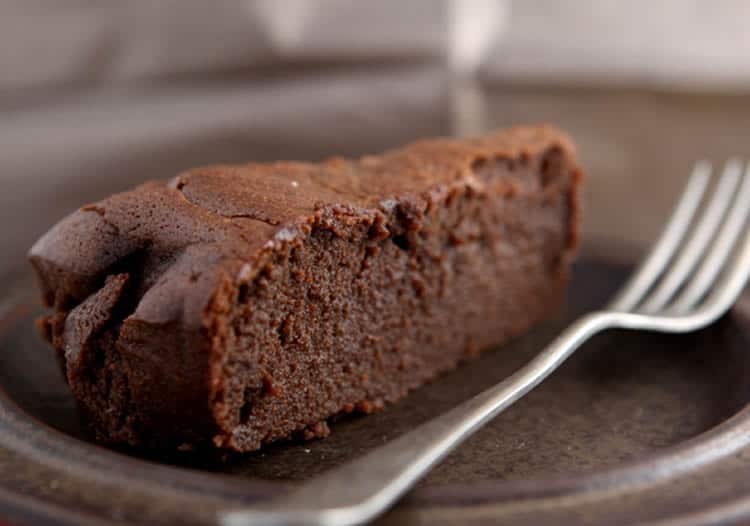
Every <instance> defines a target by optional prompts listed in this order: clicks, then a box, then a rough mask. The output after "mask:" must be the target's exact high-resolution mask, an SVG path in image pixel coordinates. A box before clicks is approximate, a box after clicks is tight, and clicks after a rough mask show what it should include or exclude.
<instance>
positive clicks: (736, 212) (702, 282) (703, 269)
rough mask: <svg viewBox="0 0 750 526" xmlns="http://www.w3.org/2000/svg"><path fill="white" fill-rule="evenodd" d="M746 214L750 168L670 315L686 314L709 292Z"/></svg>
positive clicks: (749, 197)
mask: <svg viewBox="0 0 750 526" xmlns="http://www.w3.org/2000/svg"><path fill="white" fill-rule="evenodd" d="M748 213H750V166H748V167H747V168H746V169H745V177H744V179H743V181H742V185H741V186H740V189H739V191H738V192H737V196H736V197H735V200H734V206H733V207H732V210H731V211H730V212H729V215H728V216H727V219H726V221H725V223H724V225H723V226H722V229H721V231H720V232H719V235H718V237H717V238H716V241H715V242H714V245H713V246H712V248H711V251H710V253H709V254H708V255H707V256H706V258H705V259H704V261H703V263H702V264H701V266H700V268H699V269H698V270H697V271H696V273H695V275H694V276H693V278H691V280H690V283H688V284H687V285H686V287H685V289H684V290H683V291H682V292H681V293H680V295H679V296H678V297H677V299H676V300H675V301H674V302H673V303H672V304H671V305H670V306H669V309H668V310H669V312H670V313H674V314H684V313H686V312H687V311H688V310H689V309H690V308H692V307H693V306H694V305H695V304H696V303H698V301H699V300H700V299H701V298H703V296H704V295H705V294H706V292H708V289H709V288H710V287H711V285H712V284H713V282H714V281H715V280H716V277H717V276H718V275H719V272H720V271H721V269H722V268H723V267H724V266H725V264H726V262H727V260H728V259H729V256H730V254H731V253H732V250H733V249H734V248H735V245H736V244H737V240H738V238H739V237H740V234H741V233H742V231H743V230H744V229H745V224H746V223H747V220H748Z"/></svg>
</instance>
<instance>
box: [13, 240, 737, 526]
mask: <svg viewBox="0 0 750 526" xmlns="http://www.w3.org/2000/svg"><path fill="white" fill-rule="evenodd" d="M587 252H588V255H587V256H585V257H583V258H582V260H581V262H580V263H579V264H578V265H577V267H576V269H575V273H574V280H573V283H572V285H571V288H570V294H569V298H568V302H567V305H566V306H565V307H564V308H563V309H561V312H560V313H559V314H558V316H557V317H556V318H555V319H553V320H551V321H549V322H548V323H546V324H544V325H543V326H541V327H539V328H538V329H536V330H534V331H533V332H532V333H530V334H529V335H527V336H525V337H523V338H521V339H519V340H517V341H515V342H513V343H511V344H510V345H508V346H505V347H503V348H501V349H497V350H493V351H489V352H487V353H485V354H483V355H482V356H481V357H479V358H477V359H475V360H473V361H471V362H469V363H467V364H465V365H463V366H462V367H460V368H459V369H458V370H456V371H454V372H451V373H449V374H447V375H445V376H443V377H441V378H440V379H439V380H437V381H435V382H433V383H432V384H430V385H428V386H426V387H424V388H422V389H420V390H418V391H415V392H414V393H412V394H411V395H410V396H409V397H408V398H407V399H405V400H404V401H403V402H401V403H399V404H396V405H394V406H390V407H388V408H386V410H384V411H383V412H381V413H378V414H375V415H371V416H367V417H351V418H346V419H343V420H340V421H339V422H337V423H335V424H334V425H333V426H332V431H333V433H332V435H331V436H330V437H329V438H328V439H326V440H319V441H314V442H307V443H288V444H281V445H277V446H273V447H268V448H266V449H264V450H263V451H261V452H258V453H254V454H248V455H233V456H229V457H225V458H214V457H205V456H202V457H196V456H195V455H193V454H179V455H175V456H172V457H170V458H168V459H165V458H153V457H151V458H149V457H147V456H145V455H144V454H142V453H140V452H137V451H113V450H108V449H105V448H102V447H100V446H98V445H96V444H94V443H92V442H90V441H89V439H88V437H87V435H86V433H85V431H84V429H83V427H82V426H81V425H80V423H79V420H78V415H77V412H76V409H75V405H74V403H73V401H72V398H71V397H70V395H69V393H68V389H67V387H66V385H65V383H64V381H63V379H62V377H61V375H60V373H59V371H58V369H57V363H56V361H55V359H54V356H53V354H52V351H51V349H49V348H48V347H47V346H46V345H45V344H44V343H43V342H42V341H41V340H40V339H39V337H38V336H37V334H36V331H35V329H34V318H35V317H36V316H38V315H39V314H40V313H41V312H42V311H41V309H40V308H39V306H38V304H37V302H36V300H35V297H34V292H35V289H34V288H33V286H32V284H31V282H30V281H29V280H28V279H26V278H21V279H16V280H13V282H12V283H11V282H8V283H4V284H2V285H3V287H4V290H6V291H9V292H8V294H7V295H6V299H5V301H4V303H3V305H2V311H1V312H0V315H2V321H1V322H0V472H2V473H3V474H4V479H3V480H2V481H0V516H2V517H7V518H8V519H9V520H11V521H13V520H16V521H18V522H21V523H23V522H32V521H33V522H35V523H49V524H57V523H63V524H67V523H70V524H80V523H88V522H90V523H101V522H102V521H108V522H111V523H117V524H119V523H123V524H129V523H138V524H147V523H153V524H162V523H163V524H167V523H173V522H175V521H179V522H181V523H183V524H211V523H216V522H217V520H218V517H220V515H221V512H222V511H225V510H228V509H232V508H235V507H238V506H242V505H247V504H250V503H252V502H253V501H254V500H257V499H262V498H268V497H269V496H272V495H274V494H278V493H279V492H282V491H284V490H285V489H286V487H287V486H288V485H289V484H293V483H295V482H296V481H299V480H304V479H306V478H308V477H310V476H312V475H315V474H316V473H319V472H321V471H323V470H325V469H327V468H329V467H332V466H334V465H337V464H339V463H341V462H345V461H346V460H347V459H349V458H352V457H354V456H356V455H359V454H361V453H362V452H364V451H366V450H369V449H370V448H372V447H375V446H377V445H378V444H381V443H383V442H384V441H387V440H389V439H391V438H393V437H396V436H397V435H399V434H400V433H402V432H404V431H406V430H408V429H410V428H411V427H413V426H414V425H416V424H417V423H419V422H422V421H424V420H426V419H429V418H430V417H432V416H435V415H437V414H439V413H440V412H442V411H445V410H446V409H448V408H450V407H452V406H454V405H455V404H457V403H458V402H460V401H462V400H464V399H466V398H468V397H470V396H471V395H473V394H475V393H477V392H479V391H480V390H482V389H483V388H486V387H488V386H490V385H492V384H493V383H495V382H497V381H499V380H500V379H502V378H504V377H505V376H507V375H508V374H510V373H511V372H512V371H513V370H515V369H516V368H518V367H519V366H520V365H521V364H523V363H524V362H525V361H526V360H528V359H529V358H530V357H531V356H533V355H534V354H535V353H536V352H538V351H539V349H541V347H542V346H543V345H544V344H545V343H546V342H547V341H549V340H550V339H551V338H552V337H553V336H554V335H555V334H556V333H557V332H559V330H560V329H561V328H562V327H564V326H565V324H566V323H567V322H569V321H570V320H572V319H573V318H575V317H576V315H578V314H580V313H581V312H584V311H586V310H589V309H591V308H595V307H597V306H600V305H601V304H603V303H604V301H605V300H606V299H607V298H608V297H609V296H610V295H611V294H612V292H613V291H614V290H615V289H616V288H617V286H618V285H619V283H621V282H622V281H623V279H624V277H625V276H626V275H627V273H628V268H627V266H626V265H617V264H613V263H610V262H608V261H607V259H605V258H603V257H601V254H602V253H605V251H603V250H602V249H601V245H600V246H599V247H598V248H597V245H594V246H593V247H590V249H589V250H588V251H587ZM606 252H607V253H609V252H612V251H610V250H607V251H606ZM597 254H599V255H597ZM749 347H750V298H748V294H746V295H745V296H744V297H743V299H742V300H741V301H740V303H739V304H738V306H737V307H736V308H735V309H734V311H733V312H732V313H731V314H729V315H728V316H726V317H725V318H724V319H722V320H721V321H720V322H719V323H718V324H716V325H715V326H713V327H711V328H710V329H707V330H705V331H702V332H700V333H696V334H693V335H689V336H680V337H675V336H663V335H656V334H640V333H639V334H634V333H625V332H611V333H607V334H604V335H601V336H599V337H597V338H596V339H595V340H593V341H592V342H590V343H589V344H587V345H586V346H584V347H583V348H582V349H580V351H579V352H578V353H577V354H576V355H574V356H573V358H572V359H571V360H570V361H569V362H568V363H566V364H565V365H564V366H563V367H562V368H561V369H560V370H559V371H558V372H556V373H555V374H554V375H553V376H552V377H551V378H550V379H548V380H547V381H545V382H544V383H543V384H542V385H541V386H540V387H539V388H537V389H536V390H535V391H533V392H532V393H531V394H529V395H528V396H527V397H526V398H525V399H523V400H521V401H520V402H519V403H517V404H516V405H515V406H513V407H512V408H511V409H510V410H509V411H507V412H506V413H505V414H503V415H501V416H500V417H498V418H497V419H495V420H494V421H493V422H491V423H490V424H489V425H488V426H487V427H486V428H484V429H483V430H481V431H480V432H479V433H478V434H477V435H475V436H474V437H472V438H471V439H470V440H469V441H468V442H467V443H466V444H464V445H463V446H462V447H461V448H460V449H459V450H458V451H456V452H454V453H453V454H452V455H451V456H450V457H449V458H448V459H446V460H445V461H444V462H443V463H442V464H441V465H440V466H439V467H438V468H437V469H435V470H434V471H433V472H432V473H431V474H430V475H429V477H427V479H426V480H424V481H423V482H422V483H421V484H420V485H419V486H418V487H417V488H416V489H415V490H414V491H413V492H412V493H411V494H410V495H409V496H408V497H407V498H406V499H405V500H404V501H403V502H402V503H401V504H400V505H399V506H398V507H397V508H396V509H395V510H394V511H392V512H390V513H389V514H387V515H386V516H385V517H383V518H382V519H381V522H383V523H393V524H401V523H408V524H422V523H424V524H436V523H462V524H470V523H481V522H486V521H492V522H494V523H503V524H505V523H507V524H544V523H550V524H561V523H569V522H577V523H586V524H605V523H606V524H609V523H611V522H612V521H614V522H618V523H643V522H661V521H675V523H679V524H687V523H695V524H704V523H706V524H707V523H713V522H715V521H717V520H721V521H722V522H730V521H742V520H747V519H748V518H750V499H749V500H745V497H746V496H747V495H750V479H748V477H747V476H746V474H747V472H748V471H747V470H748V468H750V409H745V406H746V404H747V403H748V401H750V382H749V381H748V380H747V379H748V378H749V377H750V374H748V373H750V352H748V349H749Z"/></svg>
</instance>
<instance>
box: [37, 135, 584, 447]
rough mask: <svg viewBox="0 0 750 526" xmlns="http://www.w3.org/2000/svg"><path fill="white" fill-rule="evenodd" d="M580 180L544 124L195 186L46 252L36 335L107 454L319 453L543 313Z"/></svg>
mask: <svg viewBox="0 0 750 526" xmlns="http://www.w3.org/2000/svg"><path fill="white" fill-rule="evenodd" d="M580 180H581V172H580V169H579V168H578V165H577V163H576V160H575V153H574V149H573V146H572V144H571V142H570V140H569V139H568V138H567V137H566V136H565V135H564V134H563V133H561V132H559V131H557V130H556V129H554V128H551V127H548V126H533V127H518V128H512V129H509V130H505V131H500V132H498V133H495V134H491V135H487V136H484V137H479V138H475V139H467V140H451V139H434V140H425V141H421V142H417V143H414V144H411V145H409V146H406V147H404V148H402V149H397V150H392V151H389V152H386V153H383V154H381V155H377V156H368V157H363V158H361V159H358V160H346V159H341V158H335V159H330V160H328V161H326V162H322V163H317V164H312V163H298V162H279V163H273V164H252V163H251V164H246V165H241V166H212V167H207V168H199V169H195V170H191V171H188V172H186V173H183V174H181V175H178V176H177V177H174V178H173V179H171V180H169V181H164V182H150V183H146V184H144V185H142V186H139V187H137V188H135V189H134V190H132V191H129V192H125V193H122V194H117V195H114V196H112V197H110V198H108V199H105V200H103V201H100V202H98V203H96V204H92V205H87V206H84V207H83V208H81V209H79V210H77V211H76V212H74V213H73V214H71V215H70V216H68V217H67V218H65V219H64V220H62V221H61V222H60V223H58V224H57V225H56V226H55V227H53V228H52V229H51V230H50V231H49V232H48V233H47V234H46V235H44V236H43V237H42V238H41V239H40V240H39V241H38V242H37V243H36V244H35V245H34V247H33V248H32V249H31V252H30V260H31V263H32V265H33V267H34V269H35V271H36V274H37V276H38V281H39V283H40V286H41V289H42V296H43V300H44V302H45V303H46V304H47V305H48V306H50V307H53V309H54V311H53V312H52V313H51V314H50V315H49V316H48V317H46V318H44V319H43V320H40V324H39V325H40V327H41V329H42V332H43V334H44V336H45V337H46V339H47V340H48V341H49V342H51V344H52V345H53V346H54V347H55V349H56V351H57V353H58V355H59V357H60V362H61V363H62V366H63V369H64V373H65V376H66V378H67V381H68V383H69V385H70V388H71V390H72V393H73V395H74V397H75V398H76V400H77V402H78V404H79V406H80V408H81V411H82V412H83V414H84V415H85V417H86V420H87V421H88V422H89V423H90V424H91V427H92V429H93V430H94V432H95V433H96V436H97V438H98V439H100V440H102V441H105V442H109V443H126V444H130V445H134V446H140V447H152V448H190V447H193V446H202V445H205V444H208V445H211V446H212V447H216V448H222V449H231V450H235V451H250V450H254V449H257V448H259V447H260V446H261V445H263V444H265V443H269V442H273V441H276V440H279V439H287V438H297V437H300V438H312V437H320V436H325V435H326V434H328V432H329V428H328V424H327V422H328V421H329V419H330V418H331V417H333V416H335V415H338V414H341V413H349V412H361V413H369V412H372V411H375V410H378V409H380V408H382V407H383V406H384V404H386V403H389V402H393V401H396V400H398V399H400V398H402V397H403V396H405V395H406V394H407V392H408V391H409V390H411V389H414V388H416V387H418V386H420V385H422V384H423V383H425V382H426V381H427V380H429V379H431V378H433V377H435V376H436V375H438V374H439V373H441V372H443V371H447V370H450V369H452V368H454V367H456V365H457V364H458V363H459V362H461V361H462V360H464V359H466V358H468V357H470V356H472V355H474V354H476V353H478V352H479V351H483V350H486V349H488V348H492V347H496V346H499V345H501V344H502V343H504V342H506V341H507V340H508V339H509V338H513V337H515V336H518V335H520V334H523V333H524V332H525V331H527V330H528V329H529V328H530V327H531V326H532V325H534V323H536V322H538V321H539V320H541V319H543V318H544V316H545V315H547V314H548V313H550V312H551V310H552V309H553V308H554V307H555V305H556V304H557V302H558V300H559V299H560V298H561V296H562V292H563V291H564V288H565V285H566V282H567V275H568V270H569V266H570V262H571V260H572V255H573V252H574V249H575V246H576V244H577V228H578V215H579V208H578V188H579V183H580ZM497 352H503V351H502V349H498V350H497Z"/></svg>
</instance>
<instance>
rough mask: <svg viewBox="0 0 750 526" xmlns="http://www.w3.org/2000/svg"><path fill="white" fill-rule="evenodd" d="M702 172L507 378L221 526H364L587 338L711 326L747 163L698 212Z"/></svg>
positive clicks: (740, 267) (727, 298)
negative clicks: (613, 277)
mask: <svg viewBox="0 0 750 526" xmlns="http://www.w3.org/2000/svg"><path fill="white" fill-rule="evenodd" d="M711 171H712V170H711V166H710V165H709V164H708V163H706V162H699V163H697V164H696V165H695V168H694V170H693V173H692V175H691V177H690V179H689V180H688V183H687V186H686V188H685V190H684V192H683V194H682V197H681V198H680V200H679V202H678V204H677V205H676V207H675V209H674V211H673V213H672V216H671V218H670V220H669V222H668V223H667V225H666V227H665V228H664V231H663V232H662V234H661V236H660V237H659V239H658V241H657V242H656V243H655V245H654V246H653V248H652V249H651V251H650V252H649V254H648V255H647V256H646V258H645V259H644V260H643V262H642V263H641V264H640V265H639V267H638V269H637V270H636V271H635V273H634V274H633V275H632V277H631V278H630V279H629V280H628V281H627V283H626V284H625V285H624V286H623V288H622V289H621V290H620V292H619V293H618V294H617V295H616V296H615V298H614V299H613V300H612V301H611V302H610V303H609V304H608V305H607V306H606V307H605V308H604V309H602V310H597V311H594V312H590V313H588V314H586V315H584V316H583V317H581V318H579V319H578V320H576V321H575V322H574V323H573V324H572V325H570V326H569V327H568V328H567V329H566V330H565V331H563V333H562V334H560V335H559V336H558V337H557V338H556V339H555V340H554V341H552V343H550V344H549V345H548V346H547V347H546V348H545V349H544V350H543V351H542V352H541V353H539V355H537V356H536V357H535V358H534V359H533V360H531V361H530V362H529V363H528V364H526V365H525V366H524V367H522V368H521V369H520V370H518V371H517V372H516V373H514V374H513V375H511V376H510V377H508V378H507V379H505V380H503V381H502V382H500V383H499V384H497V385H495V386H494V387H491V388H489V389H487V390H486V391H484V392H482V393H480V394H478V395H477V396H475V397H474V398H472V399H470V400H468V401H466V402H464V403H462V404H461V405H459V406H457V407H455V408H454V409H452V410H450V411H448V412H447V413H445V414H443V415H441V416H439V417H437V418H435V419H433V420H430V421H428V422H426V423H425V424H422V425H420V426H419V427H417V428H416V429H414V430H412V431H410V432H408V433H406V434H404V435H402V436H400V437H399V438H397V439H395V440H393V441H392V442H389V443H388V444H385V445H384V446H382V447H379V448H377V449H375V450H373V451H371V452H369V453H368V454H366V455H364V456H362V457H360V458H358V459H357V460H354V461H352V462H349V463H347V464H345V465H343V466H340V467H338V468H335V469H333V470H331V471H329V472H326V473H324V474H323V475H321V476H319V477H317V478H315V479H313V480H310V481H309V482H307V483H305V484H303V485H302V486H301V487H300V488H299V489H296V490H294V491H292V492H290V493H289V494H287V495H284V496H282V497H280V498H277V499H274V500H271V501H270V502H268V503H266V504H261V505H259V506H258V507H254V508H251V509H243V510H236V511H230V512H228V513H225V514H223V515H222V516H221V517H220V520H221V522H222V524H224V525H225V526H250V525H261V524H262V525H281V524H284V525H287V524H293V525H294V524H306V525H308V524H316V525H321V526H344V525H353V524H362V523H365V522H368V521H370V520H372V519H374V518H375V517H377V516H378V515H380V514H381V513H383V512H385V511H386V510H388V508H390V507H391V506H392V505H393V504H394V503H395V502H396V501H397V500H398V499H399V497H401V496H402V495H403V494H404V493H405V492H406V491H408V490H409V488H411V487H412V486H413V485H414V484H415V483H416V482H417V481H418V480H419V479H420V478H422V477H423V476H424V475H425V474H426V473H427V472H428V471H429V470H430V468H432V467H433V466H434V465H435V464H436V463H438V462H439V461H440V460H441V459H443V458H444V457H445V456H446V455H447V454H448V453H450V452H451V451H452V450H453V449H454V448H456V447H457V446H458V445H459V444H460V443H461V442H463V441H464V440H465V439H466V438H467V437H469V436H470V435H471V434H472V433H474V432H475V431H477V430H478V429H479V428H481V427H482V426H483V425H484V424H485V423H487V422H488V421H489V420H490V419H492V418H493V417H495V416H496V415H498V414H499V413H501V412H502V411H504V410H505V409H507V408H508V407H509V406H510V405H511V404H513V403H514V402H515V401H516V400H518V399H519V398H521V397H522V396H523V395H525V394H526V393H528V392H529V391H530V390H531V389H533V388H534V387H536V386H537V385H538V384H539V383H540V382H541V381H542V380H544V379H545V378H546V377H547V376H548V375H549V374H550V373H552V371H554V370H555V369H557V367H559V366H560V364H562V363H563V362H564V361H565V359H566V358H568V357H569V356H570V355H571V354H573V352H574V351H575V350H576V349H577V348H578V347H580V346H581V344H582V343H584V342H585V341H586V340H588V339H589V338H590V337H591V336H593V335H594V334H596V333H598V332H600V331H603V330H605V329H612V328H621V329H640V330H649V331H659V332H669V333H682V332H691V331H696V330H698V329H702V328H704V327H706V326H708V325H710V324H711V323H713V322H714V321H716V320H717V319H718V318H719V317H720V316H721V315H722V314H724V313H725V312H727V311H728V310H729V309H730V307H731V306H732V305H733V304H734V302H735V301H736V300H737V298H738V296H739V295H740V293H741V292H742V290H743V288H744V287H745V284H746V283H747V281H748V278H750V230H748V226H747V222H748V213H749V212H750V167H748V168H747V169H743V164H742V163H741V162H740V161H738V160H730V161H729V162H727V163H726V165H725V167H724V170H723V174H722V176H721V178H720V179H719V181H718V183H717V184H716V188H715V190H714V191H713V193H712V196H711V197H710V198H707V199H705V203H706V204H705V206H704V207H702V210H703V211H702V212H701V213H698V210H699V208H701V206H700V205H701V203H702V202H703V201H704V195H705V194H706V193H707V188H708V186H709V185H708V183H709V180H710V176H711ZM743 171H744V176H743Z"/></svg>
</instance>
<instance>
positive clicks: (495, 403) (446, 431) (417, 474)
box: [221, 312, 617, 526]
mask: <svg viewBox="0 0 750 526" xmlns="http://www.w3.org/2000/svg"><path fill="white" fill-rule="evenodd" d="M610 314H611V313H607V312H594V313H590V314H587V315H586V316H583V317H582V318H579V319H578V320H577V321H575V322H574V323H573V324H572V325H570V326H569V327H568V328H567V329H565V331H563V332H562V333H561V334H560V335H559V336H558V337H557V338H555V339H554V340H553V341H552V342H551V343H550V344H549V345H548V346H547V347H545V349H544V350H543V351H542V352H540V353H539V354H538V355H537V356H536V357H534V359H532V360H531V361H530V362H529V363H528V364H526V365H525V366H523V367H522V368H521V369H519V370H518V371H516V372H515V373H514V374H512V375H511V376H509V377H508V378H507V379H505V380H503V381H502V382H500V383H498V384H497V385H495V386H493V387H490V388H489V389H487V390H485V391H483V392H481V393H479V394H478V395H476V396H474V397H473V398H471V399H469V400H467V401H466V402H464V403H462V404H461V405H459V406H457V407H455V408H453V409H451V410H450V411H448V412H447V413H444V414H443V415H441V416H439V417H437V418H434V419H432V420H429V421H428V422H426V423H424V424H422V425H420V426H418V427H417V428H415V429H413V430H411V431H409V432H408V433H405V434H404V435H401V436H400V437H398V438H396V439H395V440H393V441H391V442H389V443H387V444H385V445H383V446H381V447H378V448H376V449H374V450H373V451H371V452H369V453H367V454H365V455H364V456H362V457H360V458H358V459H356V460H354V461H352V462H348V463H346V464H344V465H342V466H340V467H337V468H334V469H332V470H330V471H328V472H326V473H323V474H322V475H320V476H318V477H316V478H314V479H312V480H309V481H307V482H305V483H304V484H303V485H302V486H301V487H300V488H299V489H296V490H293V491H292V492H290V493H289V494H287V495H284V496H282V497H279V498H276V499H273V500H271V501H270V502H269V503H267V504H263V505H261V506H259V507H255V508H250V509H243V510H237V511H231V512H229V513H226V514H224V515H223V516H222V517H221V521H222V524H224V525H225V526H250V525H260V524H262V525H269V526H270V525H282V524H284V525H287V524H307V525H310V524H313V525H319V526H345V525H354V524H363V523H365V522H368V521H370V520H372V519H374V518H375V517H377V516H378V515H380V514H381V513H383V512H385V511H386V510H387V509H388V508H389V507H390V506H391V505H392V504H394V503H395V502H396V500H398V499H399V497H401V496H402V495H403V494H404V493H406V492H407V491H408V490H409V489H410V488H411V487H412V486H413V485H414V484H415V483H416V482H417V481H419V480H420V479H421V478H422V477H424V476H425V475H426V474H427V473H428V472H429V470H430V469H431V468H432V467H433V466H434V465H435V464H437V463H438V462H439V461H440V460H442V459H443V458H444V457H445V456H446V455H447V454H448V453H450V452H451V451H452V450H453V449H455V448H456V447H457V446H458V445H459V444H461V442H463V441H464V440H466V438H468V437H469V436H471V435H472V434H473V433H474V432H475V431H477V430H478V429H479V428H481V427H482V426H483V425H484V424H485V423H487V422H488V421H489V420H491V419H492V418H493V417H495V416H497V415H498V414H500V413H501V412H502V411H504V410H505V409H507V408H508V407H510V406H511V405H512V404H513V403H514V402H515V401H516V400H518V399H520V398H521V397H522V396H524V395H525V394H526V393H528V392H529V391H531V390H532V389H533V388H534V387H536V386H537V385H538V384H539V383H540V382H541V381H542V380H544V379H545V378H546V377H547V376H548V375H549V374H550V373H552V372H553V371H554V370H555V369H557V368H558V367H559V366H560V365H561V364H562V363H563V362H564V361H565V360H566V359H567V358H568V357H569V356H570V355H571V354H573V352H574V351H575V350H576V349H577V348H578V347H580V346H581V344H583V343H584V342H585V341H586V340H588V339H589V338H590V337H591V336H593V335H594V334H596V333H598V332H600V331H602V330H604V329H607V328H610V327H613V326H615V325H617V318H616V317H615V316H611V315H610Z"/></svg>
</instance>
